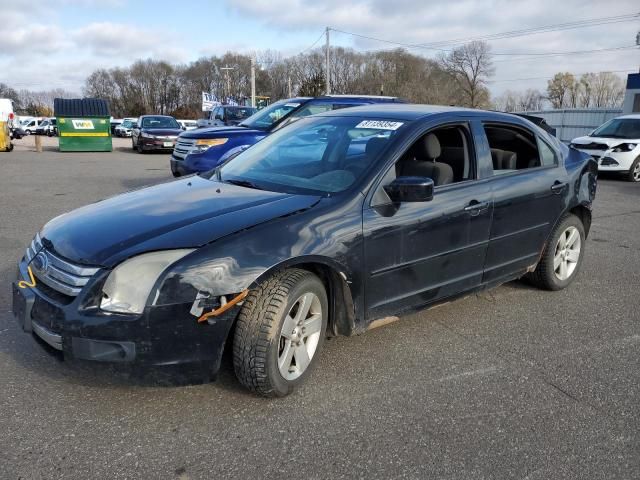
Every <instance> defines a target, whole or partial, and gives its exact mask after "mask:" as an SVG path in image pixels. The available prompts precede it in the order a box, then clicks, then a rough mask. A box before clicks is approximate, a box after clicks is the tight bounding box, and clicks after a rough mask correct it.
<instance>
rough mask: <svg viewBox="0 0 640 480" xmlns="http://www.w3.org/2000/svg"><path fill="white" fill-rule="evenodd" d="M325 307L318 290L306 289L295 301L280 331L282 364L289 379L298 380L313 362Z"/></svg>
mask: <svg viewBox="0 0 640 480" xmlns="http://www.w3.org/2000/svg"><path fill="white" fill-rule="evenodd" d="M322 316H323V312H322V307H321V304H320V299H319V298H318V296H317V295H315V294H314V293H310V292H309V293H305V294H304V295H302V296H301V297H300V298H298V299H297V300H296V301H295V302H294V303H293V305H292V307H291V309H290V310H289V313H288V314H287V315H286V317H285V319H284V323H283V326H282V330H281V333H280V345H279V350H278V368H279V370H280V374H281V375H282V376H283V377H284V378H285V379H287V380H295V379H296V378H298V377H299V376H300V375H302V374H303V373H304V371H305V370H306V369H307V367H308V366H309V364H310V362H311V360H312V358H313V355H314V354H315V351H316V348H317V346H318V342H319V340H320V332H321V327H322Z"/></svg>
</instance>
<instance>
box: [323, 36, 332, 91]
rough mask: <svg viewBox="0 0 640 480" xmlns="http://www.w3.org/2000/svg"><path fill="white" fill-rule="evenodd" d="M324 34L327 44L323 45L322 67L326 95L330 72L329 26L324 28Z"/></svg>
mask: <svg viewBox="0 0 640 480" xmlns="http://www.w3.org/2000/svg"><path fill="white" fill-rule="evenodd" d="M326 35H327V44H326V47H325V52H324V55H325V67H324V78H325V83H326V85H325V90H326V92H327V93H326V95H329V94H331V72H330V71H329V27H327V29H326Z"/></svg>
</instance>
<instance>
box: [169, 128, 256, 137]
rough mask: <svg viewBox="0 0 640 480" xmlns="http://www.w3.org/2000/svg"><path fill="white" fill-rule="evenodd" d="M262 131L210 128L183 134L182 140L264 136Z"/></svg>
mask: <svg viewBox="0 0 640 480" xmlns="http://www.w3.org/2000/svg"><path fill="white" fill-rule="evenodd" d="M264 133H265V132H263V131H262V130H254V129H251V128H246V127H211V128H198V129H197V130H191V131H187V132H183V133H182V135H180V136H181V137H182V138H218V137H235V136H242V135H255V134H264Z"/></svg>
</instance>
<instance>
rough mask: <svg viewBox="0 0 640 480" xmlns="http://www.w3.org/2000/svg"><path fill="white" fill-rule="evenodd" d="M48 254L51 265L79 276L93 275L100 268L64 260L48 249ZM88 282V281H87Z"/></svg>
mask: <svg viewBox="0 0 640 480" xmlns="http://www.w3.org/2000/svg"><path fill="white" fill-rule="evenodd" d="M47 256H48V257H49V261H50V262H51V265H53V266H54V267H56V268H58V269H59V270H64V271H65V272H68V273H71V274H73V275H75V276H79V277H92V276H93V275H95V274H96V272H97V271H98V270H100V269H99V268H95V267H81V266H79V265H75V264H73V263H69V262H67V261H66V260H62V259H61V258H60V257H57V256H56V255H54V254H53V253H51V252H50V251H48V250H47ZM85 283H86V282H85Z"/></svg>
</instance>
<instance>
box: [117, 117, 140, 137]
mask: <svg viewBox="0 0 640 480" xmlns="http://www.w3.org/2000/svg"><path fill="white" fill-rule="evenodd" d="M136 121H137V118H125V119H123V120H122V123H121V124H120V125H118V126H117V127H116V128H115V135H116V137H130V136H131V131H132V129H133V125H134V124H135V123H136Z"/></svg>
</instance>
